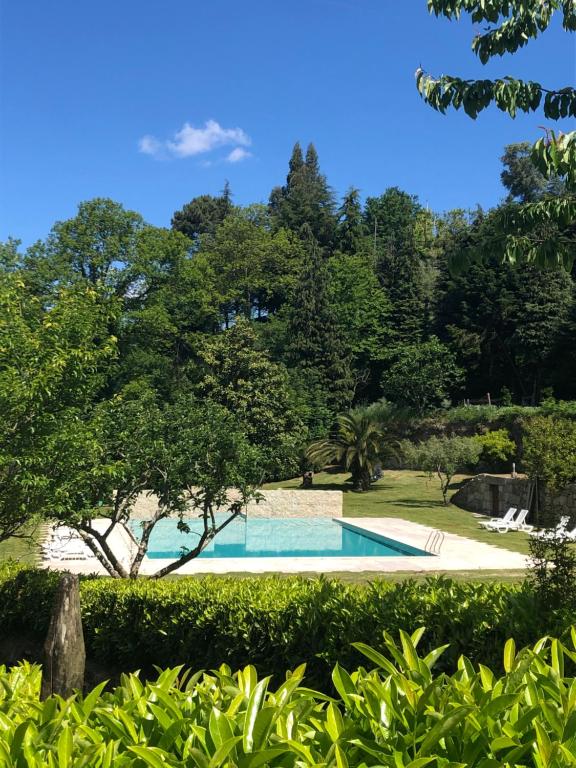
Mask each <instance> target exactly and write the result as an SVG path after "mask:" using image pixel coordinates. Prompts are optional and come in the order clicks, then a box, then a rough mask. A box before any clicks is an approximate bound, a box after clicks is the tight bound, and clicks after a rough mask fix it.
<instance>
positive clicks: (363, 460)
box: [306, 410, 390, 491]
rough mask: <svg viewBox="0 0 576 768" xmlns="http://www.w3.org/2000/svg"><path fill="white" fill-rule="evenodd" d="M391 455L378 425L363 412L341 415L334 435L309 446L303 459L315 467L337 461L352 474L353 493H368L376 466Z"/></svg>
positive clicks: (337, 420) (385, 437)
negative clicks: (306, 459) (305, 458)
mask: <svg viewBox="0 0 576 768" xmlns="http://www.w3.org/2000/svg"><path fill="white" fill-rule="evenodd" d="M388 455H390V446H389V445H387V436H386V433H385V431H384V429H383V428H382V426H381V424H379V423H378V422H377V421H374V420H373V419H372V418H371V417H370V415H369V414H368V413H366V412H364V411H361V410H356V411H350V413H342V414H340V415H339V416H338V417H337V419H336V425H335V428H334V432H333V434H332V435H331V436H330V437H328V438H326V439H324V440H317V441H315V442H313V443H312V444H311V445H309V446H308V448H307V450H306V457H307V458H308V460H309V461H310V462H311V463H312V464H313V465H315V466H320V467H325V466H326V465H327V464H330V463H332V462H336V463H338V464H340V465H341V466H342V467H343V468H344V469H345V470H346V471H348V472H350V473H351V479H352V486H353V488H354V490H355V491H367V490H368V489H369V488H370V483H371V482H372V478H373V476H374V473H375V470H376V466H377V464H380V463H381V462H382V461H383V459H384V458H386V456H388Z"/></svg>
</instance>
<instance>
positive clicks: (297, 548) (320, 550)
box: [130, 517, 428, 560]
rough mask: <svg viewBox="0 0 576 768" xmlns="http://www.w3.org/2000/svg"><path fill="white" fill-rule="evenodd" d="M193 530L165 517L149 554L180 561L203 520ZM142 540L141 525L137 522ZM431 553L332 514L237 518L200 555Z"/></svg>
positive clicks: (134, 524) (135, 531)
mask: <svg viewBox="0 0 576 768" xmlns="http://www.w3.org/2000/svg"><path fill="white" fill-rule="evenodd" d="M186 522H187V523H188V524H189V526H190V529H191V532H190V533H189V534H186V533H181V532H180V531H179V530H178V528H177V521H176V520H160V521H159V522H158V523H157V524H156V526H155V527H154V530H153V531H152V535H151V536H150V545H149V549H148V557H150V558H166V559H171V560H173V559H175V558H177V557H180V556H181V555H182V553H183V551H184V550H189V549H192V548H193V547H194V546H195V545H196V543H197V541H198V537H199V535H200V532H201V531H202V521H201V520H187V521H186ZM130 525H131V529H132V532H133V534H134V535H135V536H136V538H139V537H140V535H141V530H142V529H141V524H140V523H139V522H138V521H132V522H131V524H130ZM427 554H428V553H427V552H423V551H422V550H419V549H415V548H414V547H410V546H408V545H407V544H402V543H400V542H397V541H394V540H393V539H388V538H386V537H384V536H380V535H379V534H374V533H368V532H365V531H362V532H360V531H359V530H358V529H355V528H354V527H352V526H348V525H347V524H346V523H344V522H343V523H340V522H336V521H335V520H331V519H329V518H319V517H316V518H310V517H309V518H249V519H247V520H246V519H244V518H237V519H236V520H234V521H233V522H232V523H230V524H229V525H228V526H227V527H226V528H224V530H223V531H221V532H220V533H219V534H218V535H217V536H216V537H215V538H214V539H213V540H212V541H211V542H210V544H209V545H208V546H207V547H206V549H205V550H204V551H203V552H202V553H201V554H200V555H199V557H201V558H208V557H398V556H406V555H409V556H410V555H412V556H414V555H421V556H423V555H424V556H425V555H427Z"/></svg>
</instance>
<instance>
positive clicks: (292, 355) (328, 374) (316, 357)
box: [284, 228, 353, 413]
mask: <svg viewBox="0 0 576 768" xmlns="http://www.w3.org/2000/svg"><path fill="white" fill-rule="evenodd" d="M304 234H305V235H306V240H305V248H306V256H305V262H304V267H303V270H302V274H301V276H300V280H299V281H298V283H297V285H296V288H295V290H294V293H293V299H292V301H291V303H290V305H289V306H288V307H287V315H288V321H287V326H286V334H287V337H286V344H285V348H284V354H285V359H286V361H287V364H288V365H289V367H293V368H296V369H297V371H298V373H297V376H301V375H303V376H304V378H305V380H306V381H307V382H308V387H309V388H312V389H316V387H317V386H320V387H321V388H322V391H323V393H324V397H325V403H326V405H327V406H328V408H329V409H330V410H331V411H332V412H334V413H336V412H338V411H339V410H341V409H342V408H343V407H347V406H348V405H349V404H350V402H351V400H352V396H353V380H352V373H351V370H350V352H349V350H347V349H346V348H345V347H344V343H343V338H342V333H341V331H340V328H339V325H338V320H337V317H336V315H335V313H334V307H333V305H332V303H331V301H330V289H329V274H328V268H327V265H326V261H325V259H324V258H323V257H322V255H321V253H320V248H319V247H318V245H317V243H316V241H315V239H314V237H313V235H312V232H311V230H310V229H309V228H307V229H305V231H304Z"/></svg>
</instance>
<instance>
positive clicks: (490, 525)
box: [480, 507, 518, 529]
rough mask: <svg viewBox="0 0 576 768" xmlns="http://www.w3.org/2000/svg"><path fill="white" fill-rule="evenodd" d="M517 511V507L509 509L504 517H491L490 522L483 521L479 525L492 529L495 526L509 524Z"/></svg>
mask: <svg viewBox="0 0 576 768" xmlns="http://www.w3.org/2000/svg"><path fill="white" fill-rule="evenodd" d="M517 511H518V508H517V507H510V509H509V510H508V512H506V514H505V515H504V517H491V518H490V520H484V521H483V522H481V523H480V525H481V526H483V527H484V528H488V529H492V528H493V526H494V525H496V524H502V523H509V522H510V521H511V520H512V519H513V518H514V515H515V514H516V512H517Z"/></svg>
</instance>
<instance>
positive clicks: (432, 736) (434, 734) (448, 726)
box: [418, 706, 475, 755]
mask: <svg viewBox="0 0 576 768" xmlns="http://www.w3.org/2000/svg"><path fill="white" fill-rule="evenodd" d="M474 709H475V707H472V706H461V707H456V708H455V709H454V710H452V712H450V713H449V714H447V715H444V717H443V718H442V719H441V720H439V721H438V722H437V723H436V725H435V726H434V727H433V728H432V730H431V731H430V732H429V734H428V735H427V736H426V738H425V739H424V741H423V742H422V744H421V745H420V749H419V750H418V755H425V754H426V753H427V752H430V750H431V749H432V748H433V747H435V746H436V744H437V743H438V742H439V741H440V739H443V738H444V736H446V735H447V734H449V733H450V731H451V730H452V729H453V728H455V727H456V726H457V725H458V724H459V723H461V722H462V720H464V719H465V718H466V717H467V716H468V715H469V714H470V713H471V712H473V711H474Z"/></svg>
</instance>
